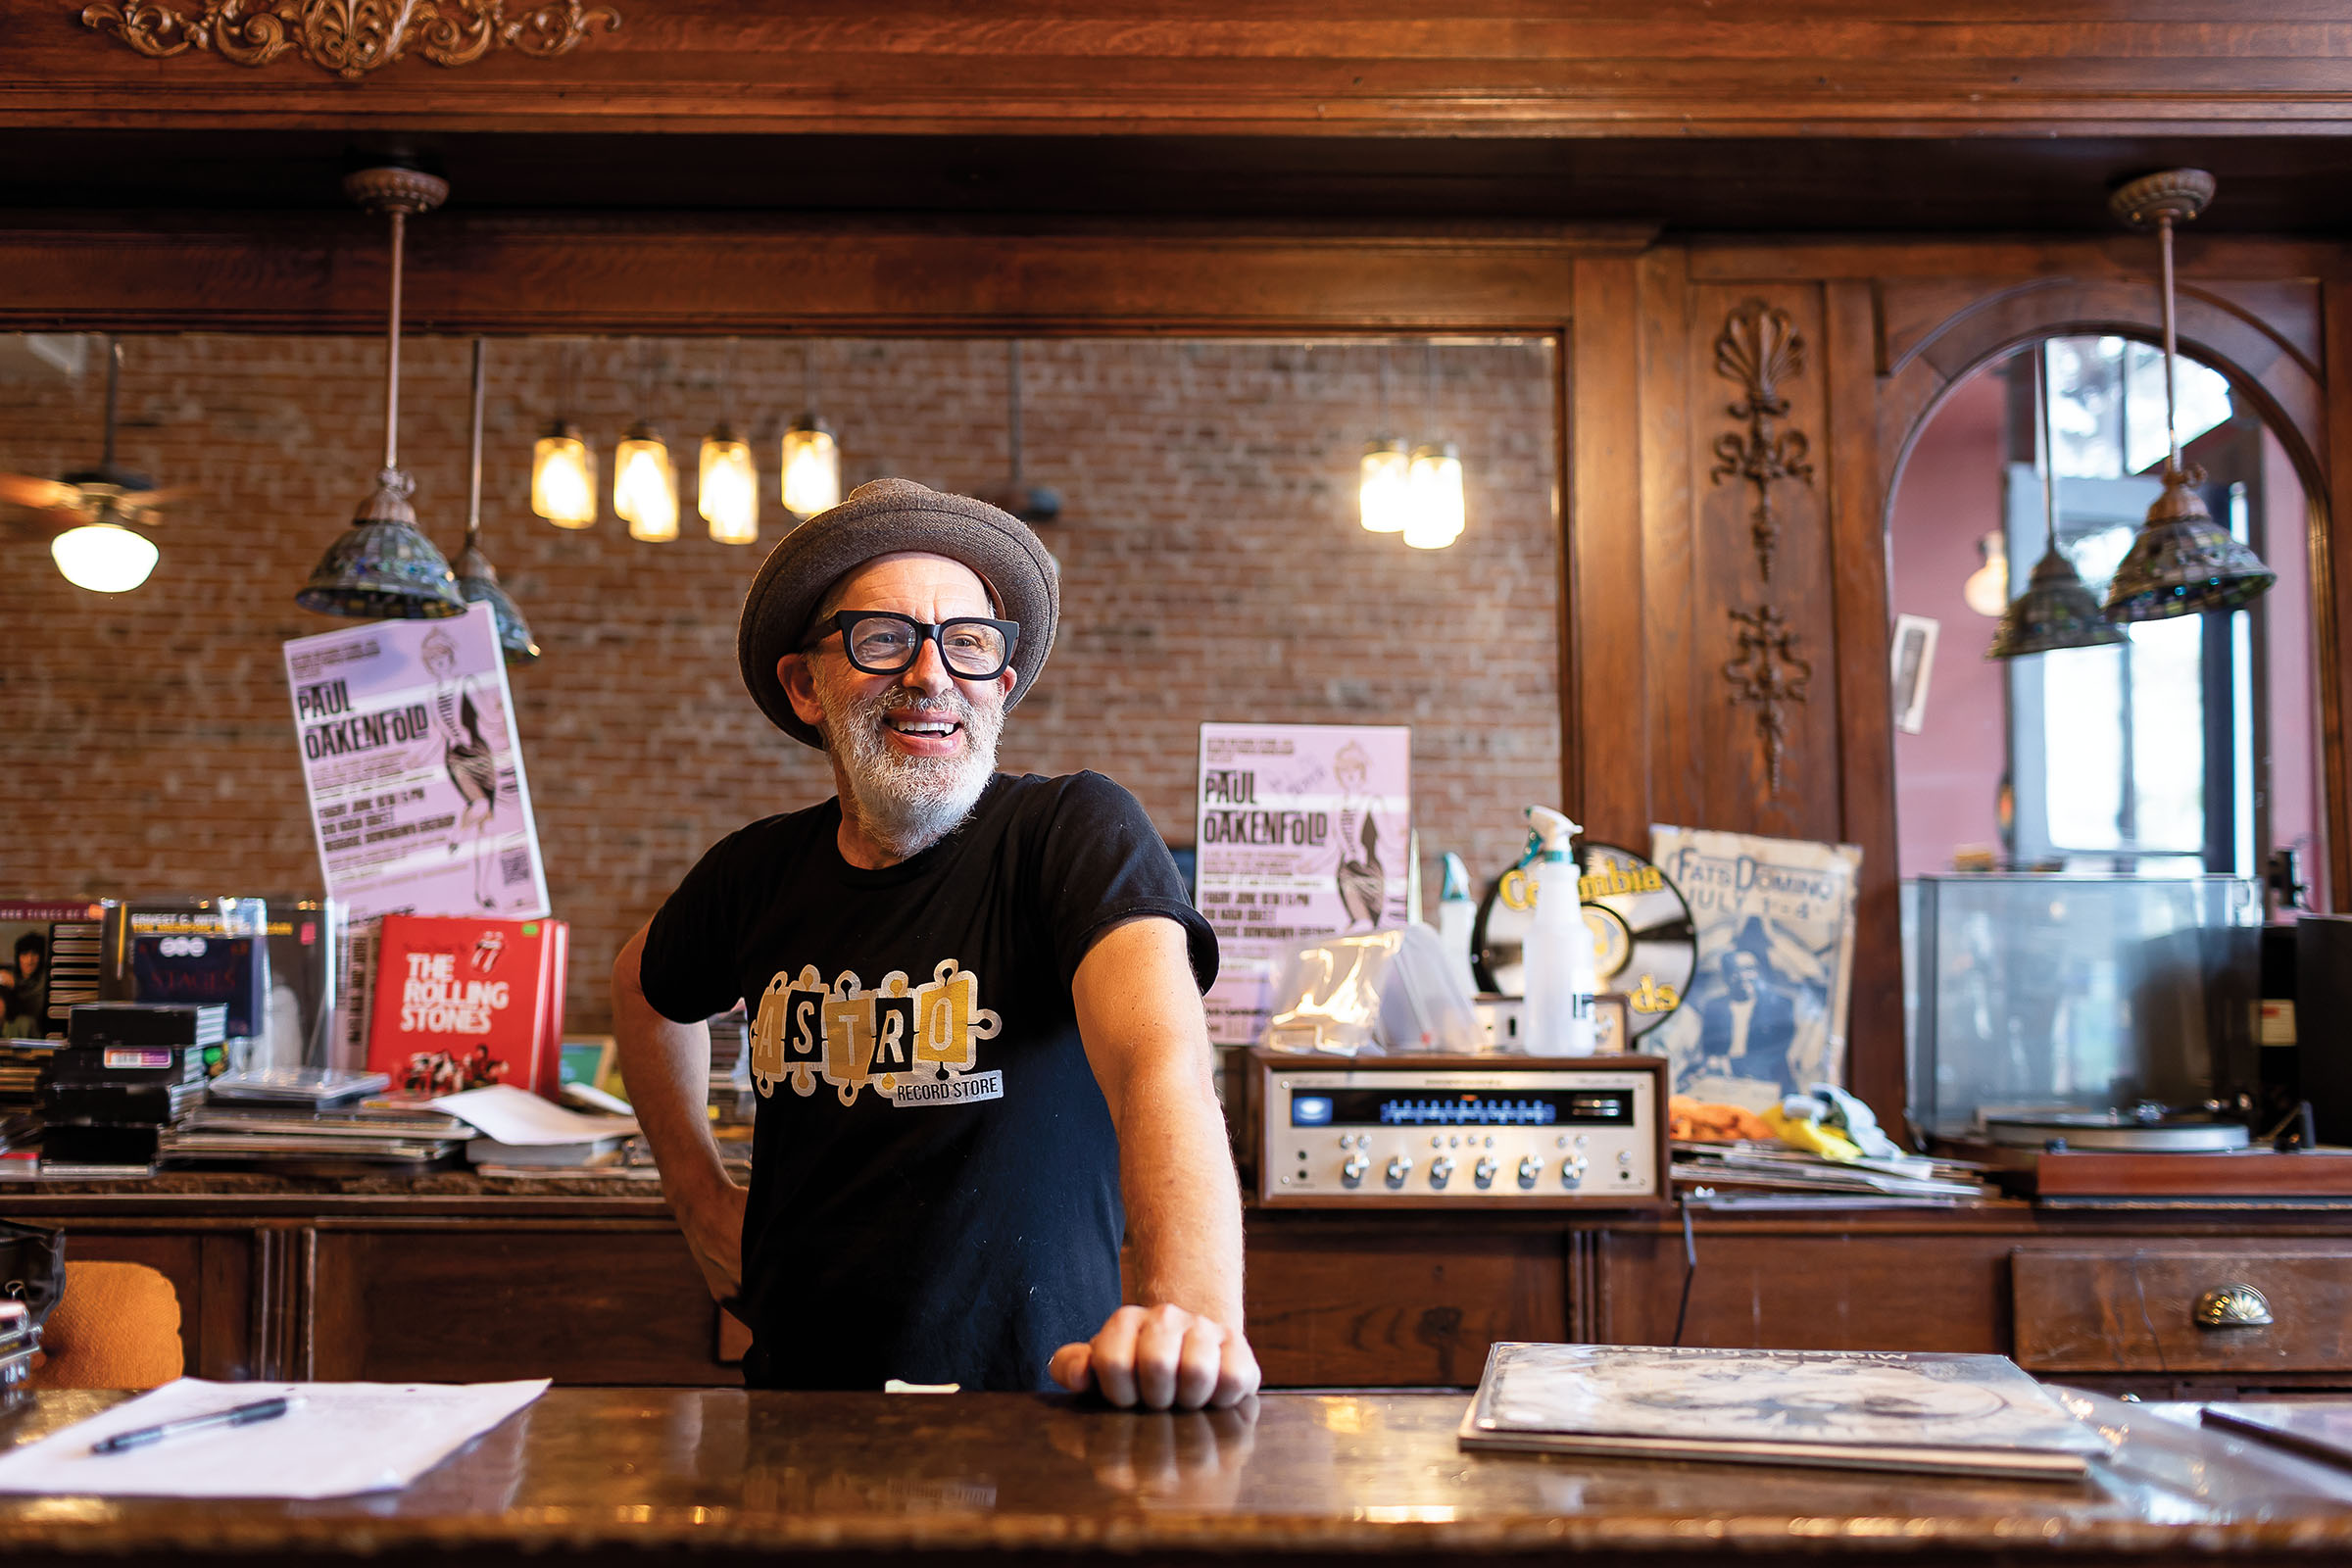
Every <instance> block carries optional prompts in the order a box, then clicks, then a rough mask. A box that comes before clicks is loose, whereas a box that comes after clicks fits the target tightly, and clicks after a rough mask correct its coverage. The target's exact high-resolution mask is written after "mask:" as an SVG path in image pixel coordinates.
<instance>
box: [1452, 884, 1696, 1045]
mask: <svg viewBox="0 0 2352 1568" xmlns="http://www.w3.org/2000/svg"><path fill="white" fill-rule="evenodd" d="M1577 863H1578V866H1579V868H1580V870H1581V872H1582V874H1583V877H1584V881H1583V884H1582V885H1583V887H1584V888H1585V889H1589V890H1590V894H1589V896H1587V897H1585V898H1584V900H1583V903H1584V913H1585V924H1586V926H1587V927H1589V928H1590V929H1591V930H1592V932H1593V966H1594V969H1595V971H1596V972H1597V974H1598V976H1599V979H1600V989H1601V990H1603V991H1618V992H1623V993H1624V994H1625V995H1627V996H1629V997H1631V998H1632V999H1633V1020H1634V1027H1633V1038H1634V1039H1636V1040H1639V1039H1641V1038H1642V1036H1643V1035H1645V1034H1647V1033H1649V1031H1651V1030H1652V1029H1655V1028H1656V1027H1657V1026H1658V1025H1660V1024H1662V1023H1664V1022H1665V1021H1666V1020H1667V1018H1669V1017H1670V1016H1672V1015H1673V1013H1674V1010H1675V1009H1676V1008H1677V1007H1680V1006H1681V1005H1683V1000H1684V998H1686V997H1688V996H1689V995H1690V992H1691V975H1692V974H1693V973H1695V972H1696V970H1697V968H1698V934H1697V932H1696V930H1695V929H1694V928H1693V927H1692V925H1691V906H1689V905H1688V904H1685V903H1684V902H1683V896H1682V894H1681V893H1680V892H1679V891H1677V890H1676V888H1675V885H1674V884H1673V883H1672V882H1671V881H1669V880H1667V877H1666V873H1665V872H1663V871H1661V870H1659V869H1658V868H1657V867H1656V866H1654V865H1652V864H1650V863H1649V862H1648V861H1647V860H1645V859H1643V858H1642V857H1641V856H1639V855H1636V854H1635V853H1634V852H1633V851H1631V850H1624V849H1619V848H1618V847H1617V846H1616V845H1614V844H1595V843H1592V842H1590V841H1588V842H1586V843H1584V844H1582V845H1580V846H1579V847H1578V849H1577ZM1532 917H1533V916H1532V911H1531V907H1530V906H1529V904H1528V902H1527V875H1526V873H1525V872H1523V871H1520V870H1518V869H1516V868H1514V869H1512V870H1509V871H1506V872H1504V873H1503V874H1502V876H1501V878H1500V879H1499V880H1497V881H1496V882H1495V885H1494V886H1493V887H1491V888H1489V889H1488V890H1487V896H1486V898H1485V899H1483V900H1482V901H1480V903H1479V906H1478V923H1477V924H1476V925H1475V926H1474V927H1472V928H1471V933H1470V952H1471V957H1472V960H1473V961H1472V968H1473V969H1474V970H1475V971H1476V973H1477V977H1478V983H1479V985H1480V986H1481V987H1482V988H1484V989H1485V990H1488V991H1494V992H1499V993H1500V994H1502V995H1504V996H1509V997H1516V996H1522V995H1524V994H1525V992H1524V989H1523V987H1522V985H1521V979H1522V976H1521V958H1520V951H1521V945H1522V944H1523V943H1524V942H1525V941H1526V939H1527V928H1528V925H1529V923H1530V921H1531V919H1532Z"/></svg>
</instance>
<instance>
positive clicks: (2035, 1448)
mask: <svg viewBox="0 0 2352 1568" xmlns="http://www.w3.org/2000/svg"><path fill="white" fill-rule="evenodd" d="M1461 1444H1462V1446H1463V1447H1465V1448H1471V1449H1479V1448H1501V1449H1521V1450H1532V1451H1537V1452H1545V1453H1578V1454H1590V1455H1594V1456H1618V1457H1643V1458H1663V1459H1712V1460H1723V1461H1729V1462H1734V1463H1744V1464H1792V1465H1821V1466H1829V1467H1832V1468H1838V1469H1854V1470H1906V1471H1921V1472H1932V1473H1940V1474H1949V1475H1977V1476H1997V1477H2002V1478H2010V1479H2016V1478H2036V1477H2038V1478H2044V1479H2050V1480H2073V1479H2077V1478H2080V1477H2081V1476H2082V1475H2083V1474H2084V1473H2085V1471H2086V1468H2087V1463H2088V1461H2089V1460H2091V1459H2094V1458H2100V1457H2104V1456H2105V1455H2106V1454H2107V1453H2108V1452H2109V1451H2110V1445H2109V1444H2108V1442H2107V1440H2106V1439H2105V1438H2103V1437H2101V1436H2100V1435H2099V1434H2098V1433H2096V1432H2094V1431H2092V1430H2091V1429H2090V1428H2089V1427H2087V1426H2085V1425H2083V1424H2082V1422H2081V1421H2078V1420H2076V1419H2075V1417H2074V1416H2073V1415H2071V1414H2070V1413H2068V1411H2067V1409H2066V1407H2065V1406H2063V1405H2061V1404H2060V1403H2059V1402H2058V1400H2057V1399H2056V1397H2053V1396H2052V1395H2051V1394H2050V1393H2049V1392H2048V1391H2047V1390H2045V1389H2043V1388H2042V1387H2041V1385H2040V1384H2038V1383H2036V1382H2034V1380H2033V1379H2032V1378H2031V1377H2028V1376H2027V1375H2026V1374H2025V1373H2024V1372H2022V1371H2020V1370H2019V1369H2018V1367H2017V1365H2016V1363H2015V1362H2013V1361H2011V1360H2010V1359H2009V1358H2008V1357H2006V1356H2000V1355H1956V1354H1941V1353H1935V1352H1912V1353H1906V1352H1900V1351H1859V1350H1857V1351H1847V1350H1721V1349H1683V1348H1670V1347H1664V1346H1599V1345H1529V1344H1500V1345H1496V1346H1495V1347H1494V1348H1493V1349H1491V1350H1490V1351H1489V1352H1488V1355H1487V1369H1486V1375H1485V1376H1484V1377H1482V1378H1481V1379H1480V1380H1479V1385H1478V1394H1477V1396H1476V1397H1475V1398H1474V1399H1473V1400H1472V1401H1471V1405H1470V1410H1469V1413H1468V1414H1466V1415H1465V1416H1464V1417H1463V1418H1462V1426H1461Z"/></svg>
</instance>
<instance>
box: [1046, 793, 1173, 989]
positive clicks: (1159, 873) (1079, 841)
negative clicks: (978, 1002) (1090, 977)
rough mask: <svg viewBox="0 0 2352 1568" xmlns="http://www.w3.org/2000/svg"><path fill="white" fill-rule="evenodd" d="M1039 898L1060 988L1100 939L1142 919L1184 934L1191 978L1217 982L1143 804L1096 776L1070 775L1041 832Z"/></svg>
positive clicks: (1162, 847) (1164, 848) (1074, 973)
mask: <svg viewBox="0 0 2352 1568" xmlns="http://www.w3.org/2000/svg"><path fill="white" fill-rule="evenodd" d="M1040 882H1041V889H1040V890H1041V893H1042V895H1043V899H1044V903H1045V908H1046V914H1047V918H1048V920H1049V921H1050V922H1051V924H1052V927H1053V934H1054V958H1055V961H1056V962H1057V963H1058V965H1059V967H1060V970H1061V979H1062V983H1063V984H1064V985H1067V984H1069V983H1070V982H1071V981H1072V980H1073V979H1074V978H1075V977H1076V976H1077V973H1078V965H1079V962H1080V961H1081V960H1082V959H1084V958H1085V957H1086V955H1087V953H1088V951H1089V950H1090V949H1092V948H1093V947H1094V945H1095V943H1096V941H1097V940H1098V939H1099V938H1101V936H1102V935H1103V932H1105V931H1107V930H1109V929H1110V928H1111V927H1112V926H1114V925H1118V924H1120V923H1122V922H1124V921H1127V920H1133V919H1136V918H1137V917H1139V916H1143V915H1162V916H1165V917H1166V918H1168V919H1171V920H1174V921H1175V922H1176V923H1177V924H1178V925H1181V926H1182V927H1184V936H1185V947H1186V950H1187V951H1188V953H1189V954H1190V956H1191V957H1192V961H1193V979H1194V980H1195V982H1196V983H1198V984H1199V985H1200V987H1201V990H1202V991H1206V990H1207V989H1208V987H1209V983H1210V982H1211V981H1213V980H1215V979H1216V977H1217V938H1216V933H1215V932H1213V931H1211V930H1210V929H1209V925H1208V922H1207V921H1206V920H1205V919H1203V918H1201V911H1200V910H1198V909H1196V908H1194V907H1193V903H1192V900H1191V899H1190V898H1189V897H1188V896H1187V895H1186V892H1185V886H1184V876H1183V873H1181V872H1179V871H1178V870H1177V869H1176V860H1175V858H1174V857H1173V856H1171V855H1169V854H1168V847H1167V845H1166V844H1165V843H1163V842H1161V840H1160V836H1159V830H1158V829H1157V828H1155V827H1153V826H1152V819H1151V817H1149V816H1147V815H1145V814H1144V808H1143V804H1142V803H1141V802H1139V801H1138V800H1136V798H1135V797H1134V796H1132V795H1130V794H1128V793H1127V791H1126V790H1124V789H1122V788H1120V787H1119V786H1118V785H1117V784H1116V783H1113V782H1112V781H1111V780H1110V779H1107V778H1105V777H1103V775H1102V774H1100V773H1092V772H1088V773H1076V774H1073V775H1071V777H1070V779H1069V782H1068V785H1067V787H1066V788H1065V789H1064V790H1063V792H1062V798H1061V801H1060V803H1059V805H1058V806H1057V808H1056V809H1055V810H1054V818H1053V822H1052V824H1051V825H1050V826H1049V827H1048V828H1047V830H1046V839H1045V852H1044V856H1043V860H1042V866H1041V878H1040Z"/></svg>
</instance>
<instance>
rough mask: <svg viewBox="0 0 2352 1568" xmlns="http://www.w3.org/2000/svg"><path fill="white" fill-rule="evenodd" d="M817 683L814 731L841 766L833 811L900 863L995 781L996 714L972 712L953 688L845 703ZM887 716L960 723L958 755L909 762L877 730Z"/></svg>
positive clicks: (939, 834)
mask: <svg viewBox="0 0 2352 1568" xmlns="http://www.w3.org/2000/svg"><path fill="white" fill-rule="evenodd" d="M825 686H826V683H825V682H823V681H821V680H820V681H818V682H816V699H817V705H818V707H819V708H821V709H822V710H823V711H824V712H823V716H822V717H821V718H819V719H818V721H817V726H816V727H817V732H818V733H819V734H820V735H822V736H823V737H824V741H825V745H826V747H827V748H828V749H829V750H830V751H831V752H832V753H833V755H834V757H835V758H837V759H838V760H840V762H841V771H842V775H843V777H844V778H846V779H847V780H848V782H849V788H848V790H847V791H846V792H845V793H844V795H843V798H842V803H841V809H842V810H843V811H844V812H845V813H848V814H849V816H850V818H851V820H853V821H854V822H856V824H857V825H858V830H859V831H860V832H862V833H864V835H865V836H866V837H867V838H868V839H871V840H872V841H873V842H874V843H876V844H878V845H880V846H881V847H882V848H883V849H885V850H887V851H889V852H890V854H891V855H892V856H893V857H894V858H897V859H901V860H904V859H907V858H909V857H911V856H914V855H918V854H920V853H921V852H922V851H924V850H927V849H929V848H930V847H931V846H932V845H934V844H936V843H938V842H939V841H940V840H941V839H944V838H946V837H947V836H948V835H949V834H950V833H953V832H954V831H956V827H957V826H958V825H960V824H961V823H962V821H963V819H964V818H965V817H966V816H969V815H970V814H971V810H972V808H973V807H975V806H977V805H978V804H980V796H981V794H982V792H983V791H985V790H986V789H987V788H988V781H989V780H990V779H991V778H993V777H995V776H996V771H997V737H998V735H999V734H1000V733H1001V732H1002V731H1003V729H1004V726H1005V711H1004V710H1003V709H1002V708H994V707H992V708H980V707H977V706H975V705H974V704H972V703H970V702H968V701H966V700H965V698H964V696H963V694H962V693H961V692H958V691H955V690H953V689H951V690H950V691H948V692H947V693H946V694H944V695H942V696H939V697H922V696H918V695H916V694H915V693H913V692H910V691H908V690H907V689H906V688H905V687H903V686H891V687H886V688H884V689H883V690H882V691H880V692H878V693H876V694H874V695H873V696H871V697H867V698H863V699H846V700H845V699H843V698H841V697H840V696H838V695H837V694H836V693H833V692H829V691H827V690H826V689H825ZM894 713H918V714H922V715H925V716H931V717H938V718H944V719H950V720H953V721H954V722H956V723H958V724H960V725H962V726H963V753H962V755H961V756H958V757H909V756H907V755H906V754H905V753H903V752H900V751H896V750H894V749H893V748H892V747H891V744H890V741H889V740H888V738H887V737H886V736H885V735H884V733H883V731H884V730H885V728H886V727H887V726H886V724H885V720H886V719H887V718H888V717H889V716H890V715H892V714H894Z"/></svg>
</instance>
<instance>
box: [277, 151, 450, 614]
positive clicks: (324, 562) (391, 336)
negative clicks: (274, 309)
mask: <svg viewBox="0 0 2352 1568" xmlns="http://www.w3.org/2000/svg"><path fill="white" fill-rule="evenodd" d="M343 193H344V194H345V195H347V196H349V197H350V198H351V199H352V200H353V201H355V202H357V203H358V204H359V205H360V206H362V207H364V208H366V209H367V210H368V211H369V212H371V213H383V214H386V215H388V216H389V217H390V218H391V220H392V308H391V313H390V320H389V326H388V329H387V331H386V333H385V347H384V466H383V467H382V468H381V469H380V470H378V471H377V473H376V476H375V489H374V491H373V493H371V494H370V495H369V496H368V499H367V500H365V501H363V502H361V503H360V510H359V512H358V513H357V514H355V515H353V517H352V519H351V526H350V527H349V528H347V529H345V530H344V533H343V536H342V537H341V538H339V539H337V540H336V541H335V542H334V543H333V544H332V545H329V546H328V547H327V551H326V554H325V555H324V556H322V557H320V558H319V564H318V566H317V568H316V569H314V570H313V571H312V572H311V577H310V581H308V582H307V583H305V584H304V585H303V587H302V591H301V592H300V593H297V594H296V595H295V596H294V602H295V603H296V604H298V605H300V606H301V607H302V608H303V609H305V610H316V611H319V612H320V613H323V614H329V615H356V616H360V617H362V618H378V619H393V620H420V619H438V618H440V617H442V616H445V615H462V614H464V613H466V601H465V600H463V599H461V598H459V597H458V585H457V580H456V579H455V578H454V577H452V576H451V575H450V570H449V563H448V562H446V561H444V560H442V559H441V552H440V551H438V550H435V549H434V548H433V542H432V541H431V540H430V539H427V538H426V537H425V536H424V535H423V534H421V533H418V532H417V511H416V509H415V508H414V507H412V506H410V505H409V497H410V496H411V495H413V494H415V492H416V489H417V481H416V480H415V479H413V478H411V477H410V476H409V475H408V474H406V473H404V472H402V471H401V467H400V267H401V247H402V241H403V240H404V239H405V238H406V236H407V222H408V217H409V215H410V214H411V213H429V212H431V211H432V210H433V209H434V208H436V207H438V206H440V205H441V203H442V202H443V201H444V200H446V199H447V198H448V196H449V185H448V183H447V182H446V181H444V180H441V179H437V178H435V177H434V176H433V175H431V174H427V173H423V172H419V171H417V170H414V169H398V168H387V169H364V170H361V171H360V172H357V173H355V174H352V175H349V176H348V177H346V178H345V179H344V181H343Z"/></svg>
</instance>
